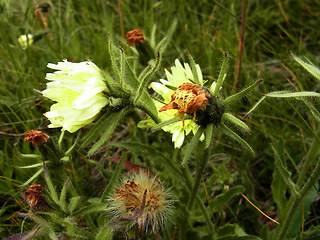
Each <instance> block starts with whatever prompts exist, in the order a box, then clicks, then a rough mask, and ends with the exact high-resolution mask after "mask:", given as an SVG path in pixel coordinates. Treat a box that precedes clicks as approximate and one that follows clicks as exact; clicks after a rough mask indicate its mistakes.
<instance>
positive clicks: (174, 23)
mask: <svg viewBox="0 0 320 240" xmlns="http://www.w3.org/2000/svg"><path fill="white" fill-rule="evenodd" d="M177 24H178V19H177V18H175V19H173V21H172V23H171V25H170V28H169V30H168V32H167V33H166V36H165V37H164V38H163V39H162V40H161V41H160V42H159V43H158V44H157V46H156V47H155V52H156V53H157V52H159V53H160V54H161V55H162V54H163V53H164V51H165V50H166V48H167V46H168V44H169V43H170V42H171V39H172V36H173V33H174V31H175V30H176V27H177Z"/></svg>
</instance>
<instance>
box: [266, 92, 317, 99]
mask: <svg viewBox="0 0 320 240" xmlns="http://www.w3.org/2000/svg"><path fill="white" fill-rule="evenodd" d="M265 96H266V97H273V98H291V97H294V98H295V97H320V93H316V92H308V91H305V92H288V91H277V92H270V93H268V94H265Z"/></svg>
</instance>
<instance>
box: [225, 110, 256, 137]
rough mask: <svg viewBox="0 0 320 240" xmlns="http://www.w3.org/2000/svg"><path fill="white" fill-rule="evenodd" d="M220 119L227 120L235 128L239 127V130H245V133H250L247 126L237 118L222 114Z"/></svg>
mask: <svg viewBox="0 0 320 240" xmlns="http://www.w3.org/2000/svg"><path fill="white" fill-rule="evenodd" d="M222 119H224V120H227V121H229V122H231V123H233V124H234V125H236V126H237V127H240V128H241V129H243V130H245V131H246V132H250V128H249V127H248V126H247V124H245V123H244V122H242V121H241V120H240V119H239V118H237V117H235V116H233V115H232V114H230V113H224V114H222Z"/></svg>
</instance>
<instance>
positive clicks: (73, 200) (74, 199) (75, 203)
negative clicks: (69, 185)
mask: <svg viewBox="0 0 320 240" xmlns="http://www.w3.org/2000/svg"><path fill="white" fill-rule="evenodd" d="M80 199H81V197H80V196H76V197H72V198H71V200H70V203H69V205H68V210H69V212H71V213H72V212H73V211H74V210H75V209H76V208H77V206H78V204H79V202H80Z"/></svg>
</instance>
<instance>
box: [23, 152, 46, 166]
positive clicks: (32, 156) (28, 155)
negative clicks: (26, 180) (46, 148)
mask: <svg viewBox="0 0 320 240" xmlns="http://www.w3.org/2000/svg"><path fill="white" fill-rule="evenodd" d="M19 155H20V156H21V157H23V158H32V159H41V158H42V156H41V155H38V154H23V153H20V154H19ZM41 165H42V163H41ZM30 166H31V165H30Z"/></svg>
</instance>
